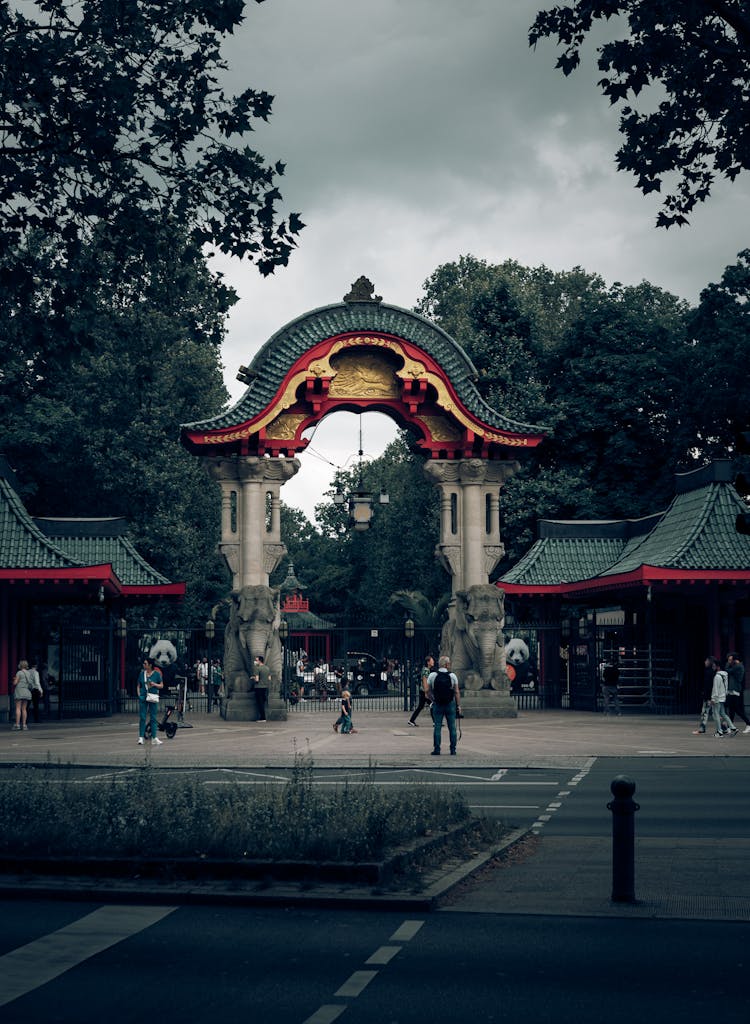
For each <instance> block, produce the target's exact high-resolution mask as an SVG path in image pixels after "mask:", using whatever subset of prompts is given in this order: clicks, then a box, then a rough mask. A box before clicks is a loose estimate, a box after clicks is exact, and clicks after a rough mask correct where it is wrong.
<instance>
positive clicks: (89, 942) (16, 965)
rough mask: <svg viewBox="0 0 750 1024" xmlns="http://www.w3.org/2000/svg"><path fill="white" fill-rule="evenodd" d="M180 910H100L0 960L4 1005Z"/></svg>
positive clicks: (0, 991) (1, 1001) (0, 992)
mask: <svg viewBox="0 0 750 1024" xmlns="http://www.w3.org/2000/svg"><path fill="white" fill-rule="evenodd" d="M176 909H177V908H176V907H120V906H107V907H99V909H98V910H94V911H93V912H92V913H91V914H87V915H86V916H85V917H81V918H79V920H78V921H73V923H72V924H69V925H66V926H65V927H64V928H59V929H58V930H57V931H56V932H51V933H50V934H49V935H44V936H42V938H40V939H35V940H34V941H33V942H28V943H27V944H26V945H25V946H19V948H18V949H14V950H13V951H12V952H11V953H6V954H5V956H2V957H0V1006H5V1005H6V1004H7V1003H10V1002H12V1001H13V1000H14V999H19V998H20V997H21V996H24V995H26V994H27V993H28V992H31V991H33V990H34V989H35V988H39V987H40V986H41V985H44V984H46V983H47V982H48V981H52V980H53V979H54V978H58V977H59V976H60V975H61V974H64V973H65V972H66V971H69V970H70V969H71V968H72V967H77V966H78V964H80V963H83V961H84V960H88V959H89V958H90V957H92V956H96V954H97V953H101V952H102V951H103V950H105V949H109V947H110V946H114V945H116V944H117V943H118V942H122V941H123V939H129V938H130V937H131V936H132V935H135V934H136V933H137V932H141V931H143V930H144V929H145V928H150V927H151V925H153V924H157V923H158V922H159V921H161V920H162V918H164V917H166V916H167V915H168V914H171V913H172V912H173V911H174V910H176Z"/></svg>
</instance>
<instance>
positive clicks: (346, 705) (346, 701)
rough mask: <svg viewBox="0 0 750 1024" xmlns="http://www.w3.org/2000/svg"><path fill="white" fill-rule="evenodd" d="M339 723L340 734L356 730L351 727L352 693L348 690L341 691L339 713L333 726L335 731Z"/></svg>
mask: <svg viewBox="0 0 750 1024" xmlns="http://www.w3.org/2000/svg"><path fill="white" fill-rule="evenodd" d="M339 725H340V726H341V732H342V734H343V735H345V736H348V735H349V733H351V732H356V731H357V730H356V729H353V728H352V695H351V693H350V692H349V691H348V690H342V691H341V714H340V715H339V717H338V719H337V721H336V723H335V724H334V726H333V728H334V731H335V732H338V726H339Z"/></svg>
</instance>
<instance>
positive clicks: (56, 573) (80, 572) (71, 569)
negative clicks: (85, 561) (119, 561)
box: [0, 564, 122, 592]
mask: <svg viewBox="0 0 750 1024" xmlns="http://www.w3.org/2000/svg"><path fill="white" fill-rule="evenodd" d="M0 580H10V581H11V582H17V583H32V582H33V583H44V582H47V581H51V582H53V583H89V582H93V583H99V584H102V585H108V586H110V587H111V588H112V589H113V590H116V591H118V592H119V591H120V589H121V587H122V584H121V583H120V581H119V580H118V578H117V576H116V575H115V573H114V570H113V569H112V566H111V565H110V564H104V565H81V566H77V565H76V566H68V567H66V568H64V569H0Z"/></svg>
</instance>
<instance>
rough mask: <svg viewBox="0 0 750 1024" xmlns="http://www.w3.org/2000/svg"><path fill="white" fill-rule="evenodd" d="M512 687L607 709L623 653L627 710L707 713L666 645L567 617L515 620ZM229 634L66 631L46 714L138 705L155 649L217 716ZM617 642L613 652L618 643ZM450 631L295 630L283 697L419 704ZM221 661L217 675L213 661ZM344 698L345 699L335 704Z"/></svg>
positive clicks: (198, 710)
mask: <svg viewBox="0 0 750 1024" xmlns="http://www.w3.org/2000/svg"><path fill="white" fill-rule="evenodd" d="M506 641H507V642H508V648H507V663H508V668H509V675H511V677H512V679H511V694H512V696H513V698H514V700H515V702H516V705H517V707H518V708H519V710H524V711H531V710H541V709H544V708H550V709H552V708H557V709H570V710H574V711H597V710H601V708H602V696H601V664H602V662H603V660H604V659H605V658H607V657H611V656H612V655H613V653H616V654H617V657H618V663H619V667H620V704H621V706H622V708H623V710H624V711H627V712H640V713H644V712H645V713H652V714H653V713H656V714H659V713H670V714H674V713H685V712H686V711H692V710H695V709H694V708H693V707H692V703H694V701H693V702H692V703H691V701H690V693H687V694H686V688H685V685H684V683H683V680H682V678H681V676H680V673H679V671H678V670H677V668H676V657H675V652H674V651H673V650H672V649H671V648H670V647H669V645H666V644H660V645H658V646H657V645H653V646H651V647H649V646H638V645H632V644H629V645H627V646H625V645H623V644H622V642H621V638H619V637H617V636H613V635H610V634H608V633H606V632H601V631H592V633H591V636H588V637H586V636H576V637H572V638H563V637H562V635H561V632H560V629H559V628H558V626H557V625H554V624H551V625H538V624H514V625H513V627H512V629H506ZM222 646H223V645H222V637H221V636H219V635H216V636H206V632H205V626H201V627H198V628H196V629H183V628H173V627H168V626H165V627H162V628H159V629H151V630H132V629H128V630H127V631H126V633H125V635H119V634H118V624H117V622H113V623H111V624H110V625H108V626H107V625H92V626H80V627H70V626H66V627H64V628H62V629H61V630H60V633H59V636H57V637H55V642H54V643H53V644H51V645H50V646H49V647H48V648H47V652H48V662H49V665H48V668H49V682H48V685H47V688H46V689H47V692H46V693H45V700H44V707H43V709H42V710H43V712H44V713H46V715H47V716H50V717H59V718H64V717H81V716H87V715H92V716H105V715H111V714H114V713H117V712H133V713H135V712H137V709H138V703H137V695H136V683H137V678H138V673H139V671H140V669H141V665H142V661H143V657H144V655H145V654H148V653H151V652H152V651H153V650H154V649H155V648H156V649H157V650H158V653H159V654H160V660H161V663H162V670H163V673H164V677H165V682H166V684H167V687H168V688H169V689H170V697H171V700H172V701H173V702H175V701H177V700H178V699H179V706H180V711H181V713H183V712H186V713H188V712H189V713H191V714H195V715H203V714H208V713H209V712H210V711H211V710H212V708H214V709H215V706H216V704H215V701H216V698H217V697H218V695H219V688H220V685H221V683H222V675H221V658H222V653H223V650H222ZM610 648H612V650H610ZM438 649H439V634H438V632H437V631H435V630H420V629H415V630H414V635H413V636H412V635H410V636H407V635H406V633H405V631H404V629H403V628H394V627H362V626H358V625H357V626H341V627H337V628H335V629H331V630H329V631H327V632H325V633H320V634H317V635H309V634H300V635H296V634H295V633H292V634H291V635H290V636H289V637H288V638H287V639H286V641H285V643H284V649H283V679H282V684H281V690H282V696H283V697H284V698H285V701H286V706H287V708H288V711H289V713H291V714H311V713H316V712H330V711H332V710H334V707H335V705H337V704H338V700H339V697H340V694H341V691H342V690H343V689H344V688H347V689H349V690H350V692H351V694H352V698H353V703H354V707H355V709H356V711H357V713H363V712H367V711H394V712H398V711H400V712H409V711H411V709H412V708H413V707H414V706H415V703H416V701H417V695H418V688H419V676H420V669H421V666H422V665H423V663H424V659H425V657H426V655H427V654H428V653H431V654H433V655H435V656H436V655H437V654H438ZM212 662H213V663H215V664H214V667H213V671H211V672H210V673H209V674H208V677H207V679H206V678H205V677H203V676H202V675H201V671H200V668H199V666H200V665H201V663H204V664H205V663H208V664H210V663H212ZM332 702H333V703H332Z"/></svg>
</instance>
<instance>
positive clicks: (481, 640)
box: [474, 623, 498, 685]
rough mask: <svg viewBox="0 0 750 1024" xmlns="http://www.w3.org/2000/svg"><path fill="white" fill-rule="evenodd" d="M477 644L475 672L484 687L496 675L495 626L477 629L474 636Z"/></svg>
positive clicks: (494, 624)
mask: <svg viewBox="0 0 750 1024" xmlns="http://www.w3.org/2000/svg"><path fill="white" fill-rule="evenodd" d="M474 639H475V640H476V644H477V658H478V662H479V664H478V665H477V671H478V672H479V674H480V676H481V677H482V681H483V682H484V684H485V685H488V684H489V682H490V680H491V679H493V677H495V676H496V675H497V674H498V667H497V653H498V645H497V624H496V623H492V624H490V623H488V625H487V627H486V628H484V629H479V630H478V631H477V633H476V635H475V638H474Z"/></svg>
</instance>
